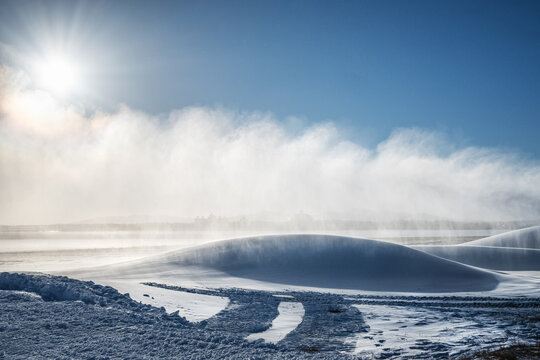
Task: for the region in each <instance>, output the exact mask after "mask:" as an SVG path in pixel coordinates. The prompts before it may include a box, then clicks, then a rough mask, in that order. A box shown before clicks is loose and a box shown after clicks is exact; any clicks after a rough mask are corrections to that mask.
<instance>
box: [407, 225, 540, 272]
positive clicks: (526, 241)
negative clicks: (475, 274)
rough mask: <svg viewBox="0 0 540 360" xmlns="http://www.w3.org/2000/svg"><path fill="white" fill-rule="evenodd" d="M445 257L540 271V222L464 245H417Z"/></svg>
mask: <svg viewBox="0 0 540 360" xmlns="http://www.w3.org/2000/svg"><path fill="white" fill-rule="evenodd" d="M414 248H415V249H417V250H421V251H424V252H426V253H428V254H431V255H435V256H439V257H441V258H444V259H448V260H453V261H457V262H460V263H463V264H468V265H472V266H477V267H482V268H485V269H492V270H507V271H539V270H540V226H534V227H530V228H526V229H521V230H515V231H509V232H505V233H502V234H498V235H494V236H489V237H486V238H483V239H479V240H474V241H469V242H467V243H464V244H460V245H448V246H444V245H439V246H437V245H435V246H414Z"/></svg>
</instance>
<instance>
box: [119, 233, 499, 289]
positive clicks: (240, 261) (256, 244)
mask: <svg viewBox="0 0 540 360" xmlns="http://www.w3.org/2000/svg"><path fill="white" fill-rule="evenodd" d="M192 266H195V267H197V268H206V269H211V270H213V271H219V272H221V273H224V274H227V275H229V276H233V277H237V278H244V279H253V280H258V281H265V282H270V283H277V284H287V285H296V286H310V287H322V288H334V289H355V290H373V291H399V292H454V291H485V290H492V289H494V288H495V287H496V286H497V284H498V280H497V278H496V277H495V275H493V274H492V273H489V272H486V271H482V270H479V269H474V268H471V267H469V266H466V265H462V264H457V263H455V262H452V261H448V260H445V259H441V258H438V257H435V256H432V255H429V254H426V253H424V252H421V251H418V250H415V249H411V248H409V247H406V246H401V245H396V244H392V243H387V242H382V241H376V240H366V239H358V238H349V237H340V236H330V235H279V236H262V237H250V238H241V239H232V240H225V241H218V242H214V243H209V244H205V245H202V246H198V247H194V248H190V249H185V250H180V251H175V252H171V253H167V254H164V255H162V256H160V257H157V258H152V259H149V260H147V262H146V263H145V262H144V261H143V262H136V263H132V264H126V265H124V268H123V269H118V271H121V272H124V273H129V274H130V276H133V275H135V274H136V273H137V272H139V273H141V272H144V271H152V272H156V273H159V272H161V273H169V274H170V273H171V272H174V270H175V269H178V270H180V269H186V268H190V267H192Z"/></svg>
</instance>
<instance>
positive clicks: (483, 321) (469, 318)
mask: <svg viewBox="0 0 540 360" xmlns="http://www.w3.org/2000/svg"><path fill="white" fill-rule="evenodd" d="M146 286H148V287H156V288H161V289H168V290H170V291H182V292H187V293H193V294H199V295H211V296H214V295H215V294H216V292H217V293H219V295H220V296H222V297H224V298H225V297H226V298H229V299H230V301H231V302H230V304H229V306H227V308H226V309H224V310H223V311H221V312H219V313H217V314H216V315H214V316H212V317H210V318H209V319H207V320H204V321H200V322H198V323H190V322H188V321H186V320H185V319H184V318H182V317H181V316H179V315H178V314H177V313H174V314H168V313H167V312H166V311H165V309H164V308H156V307H152V306H149V305H146V304H142V303H139V302H137V301H134V300H132V299H131V298H130V297H129V296H128V295H126V294H124V295H122V294H120V293H119V292H118V291H116V290H114V289H112V288H110V287H106V286H100V285H96V284H94V283H92V282H82V281H78V280H73V279H69V278H66V277H55V276H49V275H25V274H10V273H2V274H0V306H1V309H2V311H0V343H1V344H2V347H1V349H0V356H1V357H4V358H6V359H28V358H33V359H50V358H54V359H71V358H78V359H106V358H122V359H124V358H132V359H148V358H162V359H175V358H182V359H218V358H219V359H268V358H272V359H353V358H356V359H357V358H358V357H359V356H361V357H365V356H369V357H371V356H374V357H376V358H390V359H407V358H408V359H432V358H440V359H445V358H448V357H450V356H451V357H457V356H469V355H471V354H473V353H474V352H475V351H478V350H481V349H485V348H490V347H493V346H502V345H507V344H511V343H515V342H516V341H518V340H519V341H520V342H524V343H534V342H535V341H536V340H537V339H538V337H539V336H540V327H539V326H538V310H539V308H540V300H539V299H538V298H522V299H520V298H515V299H505V298H493V297H471V296H467V297H459V296H453V297H441V296H435V297H427V296H375V295H348V296H345V295H338V294H331V293H318V292H287V293H283V292H281V293H274V292H265V291H254V290H241V289H212V290H209V289H208V290H205V289H188V288H181V287H174V286H169V285H164V284H155V283H154V284H151V283H149V284H146ZM29 293H32V294H35V295H29ZM36 295H39V296H36ZM275 295H287V296H292V297H293V298H294V302H296V303H301V304H302V306H303V308H304V311H305V314H304V318H303V320H302V322H301V323H300V324H299V325H298V326H297V327H296V328H295V329H294V330H293V331H291V332H290V333H288V334H287V335H286V336H285V337H284V338H283V339H282V340H281V341H278V342H277V343H276V344H271V343H265V342H264V341H263V340H256V341H247V340H246V339H245V338H246V337H247V336H248V335H249V334H251V333H256V332H259V333H260V332H264V331H265V330H267V329H269V328H271V326H272V321H273V320H274V319H275V318H276V316H277V315H278V307H279V304H280V303H281V302H282V301H281V300H280V299H283V298H280V297H276V296H275ZM402 338H403V339H402Z"/></svg>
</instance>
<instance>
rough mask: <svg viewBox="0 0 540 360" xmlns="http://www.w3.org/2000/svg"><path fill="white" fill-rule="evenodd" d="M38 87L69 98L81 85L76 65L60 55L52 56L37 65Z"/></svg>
mask: <svg viewBox="0 0 540 360" xmlns="http://www.w3.org/2000/svg"><path fill="white" fill-rule="evenodd" d="M36 73H37V81H38V85H39V86H40V87H42V88H43V89H44V90H48V91H51V92H53V93H54V94H56V95H59V96H67V95H69V94H70V93H72V92H73V91H74V90H75V89H76V88H77V86H78V85H79V74H78V69H77V66H76V65H75V63H74V62H73V61H72V60H71V59H69V58H67V57H66V56H62V55H59V54H55V55H51V56H48V57H47V58H45V59H44V60H42V61H39V62H38V63H37V65H36Z"/></svg>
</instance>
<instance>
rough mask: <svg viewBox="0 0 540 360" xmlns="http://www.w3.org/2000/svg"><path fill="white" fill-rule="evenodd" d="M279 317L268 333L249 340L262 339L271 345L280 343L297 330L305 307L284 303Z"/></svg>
mask: <svg viewBox="0 0 540 360" xmlns="http://www.w3.org/2000/svg"><path fill="white" fill-rule="evenodd" d="M278 312H279V315H278V316H277V317H276V318H275V319H274V320H273V321H272V325H271V326H270V328H269V329H268V330H266V331H263V332H261V333H256V334H251V335H249V336H248V337H247V339H248V340H252V341H253V340H258V339H262V340H264V341H265V342H269V343H274V344H275V343H278V342H279V341H281V340H282V339H283V338H284V337H285V336H287V334H288V333H290V332H291V331H293V330H294V329H296V327H297V326H298V325H299V324H300V323H301V322H302V318H303V317H304V307H303V306H302V304H301V303H297V302H290V301H283V302H281V303H280V304H279V306H278Z"/></svg>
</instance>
